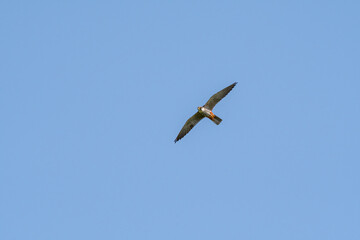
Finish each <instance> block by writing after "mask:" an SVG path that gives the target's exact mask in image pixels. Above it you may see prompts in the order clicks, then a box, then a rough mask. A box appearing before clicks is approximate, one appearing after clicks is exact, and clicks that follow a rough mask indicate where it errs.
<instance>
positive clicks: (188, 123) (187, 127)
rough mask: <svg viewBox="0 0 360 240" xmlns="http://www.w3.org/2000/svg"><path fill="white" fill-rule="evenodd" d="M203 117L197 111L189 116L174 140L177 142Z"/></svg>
mask: <svg viewBox="0 0 360 240" xmlns="http://www.w3.org/2000/svg"><path fill="white" fill-rule="evenodd" d="M203 118H204V116H203V115H202V114H201V113H199V112H197V113H195V114H194V115H193V116H192V117H191V118H189V119H188V120H187V121H186V123H185V124H184V126H183V127H182V129H181V130H180V132H179V134H178V136H177V137H176V139H175V141H174V142H177V141H179V140H180V139H182V138H183V137H184V136H185V135H186V134H187V133H188V132H190V130H191V129H192V128H193V127H194V126H195V125H196V124H197V123H198V122H200V120H201V119H203Z"/></svg>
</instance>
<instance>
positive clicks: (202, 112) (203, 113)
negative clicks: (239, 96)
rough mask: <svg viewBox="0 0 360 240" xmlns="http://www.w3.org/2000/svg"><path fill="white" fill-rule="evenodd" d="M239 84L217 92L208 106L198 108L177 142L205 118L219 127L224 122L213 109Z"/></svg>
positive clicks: (207, 103)
mask: <svg viewBox="0 0 360 240" xmlns="http://www.w3.org/2000/svg"><path fill="white" fill-rule="evenodd" d="M236 84H237V82H235V83H233V84H231V85H230V86H228V87H226V88H224V89H223V90H221V91H219V92H217V93H216V94H214V95H213V96H211V98H210V99H209V100H208V101H207V102H206V104H205V105H204V106H202V107H198V108H197V109H198V111H197V112H196V113H195V114H194V115H193V116H192V117H191V118H189V119H188V120H187V121H186V123H185V125H184V126H183V128H182V129H181V130H180V133H179V134H178V136H177V137H176V139H175V142H177V141H179V140H180V139H181V138H183V137H184V136H185V135H186V134H187V133H188V132H189V131H190V130H191V129H192V128H193V127H194V126H195V125H196V124H197V123H198V122H200V120H201V119H203V118H204V117H207V118H209V119H210V120H211V121H213V122H214V123H215V124H217V125H219V124H220V123H221V121H222V119H221V118H219V117H218V116H216V115H215V114H214V113H213V112H212V109H213V108H214V107H215V105H216V104H217V103H218V102H219V101H220V100H221V99H223V98H224V97H225V96H226V95H227V94H228V93H229V92H230V91H231V90H232V89H233V88H234V87H235V85H236Z"/></svg>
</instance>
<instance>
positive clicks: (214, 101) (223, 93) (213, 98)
mask: <svg viewBox="0 0 360 240" xmlns="http://www.w3.org/2000/svg"><path fill="white" fill-rule="evenodd" d="M236 84H237V82H234V83H233V84H231V85H230V86H228V87H226V88H224V89H223V90H221V91H219V92H217V93H215V94H214V95H212V96H211V98H210V99H209V100H208V101H207V102H206V104H205V105H204V107H205V108H207V109H210V110H212V109H213V108H214V107H215V105H216V104H217V103H218V102H220V100H221V99H223V98H224V97H225V96H226V95H227V94H228V93H229V92H230V91H231V90H232V89H233V88H234V87H235V85H236Z"/></svg>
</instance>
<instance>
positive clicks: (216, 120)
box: [211, 116, 222, 125]
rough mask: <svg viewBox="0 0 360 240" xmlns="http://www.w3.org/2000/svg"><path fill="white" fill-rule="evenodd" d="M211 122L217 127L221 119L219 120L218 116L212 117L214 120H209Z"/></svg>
mask: <svg viewBox="0 0 360 240" xmlns="http://www.w3.org/2000/svg"><path fill="white" fill-rule="evenodd" d="M211 121H213V122H214V123H215V124H216V125H219V124H220V123H221V121H222V119H221V118H219V117H218V116H214V118H211Z"/></svg>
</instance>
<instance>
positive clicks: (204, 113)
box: [198, 107, 215, 119]
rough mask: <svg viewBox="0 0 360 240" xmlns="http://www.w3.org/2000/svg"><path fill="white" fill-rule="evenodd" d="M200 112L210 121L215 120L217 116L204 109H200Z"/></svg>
mask: <svg viewBox="0 0 360 240" xmlns="http://www.w3.org/2000/svg"><path fill="white" fill-rule="evenodd" d="M198 112H199V113H201V114H202V115H204V116H205V117H207V118H209V119H211V118H214V116H215V114H214V113H213V112H212V111H211V110H210V109H207V108H204V107H198Z"/></svg>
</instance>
